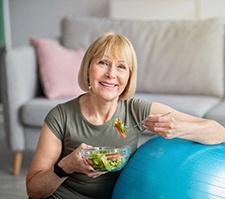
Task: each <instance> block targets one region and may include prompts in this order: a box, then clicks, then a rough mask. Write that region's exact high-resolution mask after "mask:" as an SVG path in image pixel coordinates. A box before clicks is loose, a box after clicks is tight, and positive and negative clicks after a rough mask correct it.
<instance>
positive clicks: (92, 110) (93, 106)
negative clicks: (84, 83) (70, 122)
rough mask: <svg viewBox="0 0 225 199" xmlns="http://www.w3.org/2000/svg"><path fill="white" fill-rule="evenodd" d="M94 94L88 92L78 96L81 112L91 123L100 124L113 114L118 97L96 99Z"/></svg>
mask: <svg viewBox="0 0 225 199" xmlns="http://www.w3.org/2000/svg"><path fill="white" fill-rule="evenodd" d="M96 98H97V97H96V96H93V95H90V94H89V93H87V94H85V95H83V96H81V97H80V101H79V103H80V107H81V112H82V114H83V115H84V117H85V118H86V119H87V120H88V121H89V122H90V123H92V124H95V125H101V124H104V123H105V122H107V121H109V120H110V119H111V118H112V116H113V115H114V113H115V111H116V108H117V104H118V99H115V100H112V101H106V100H100V99H96Z"/></svg>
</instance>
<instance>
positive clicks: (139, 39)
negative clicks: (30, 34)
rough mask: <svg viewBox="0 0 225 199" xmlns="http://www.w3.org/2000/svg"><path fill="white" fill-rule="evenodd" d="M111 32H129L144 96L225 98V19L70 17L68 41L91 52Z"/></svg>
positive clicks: (65, 23) (65, 39)
mask: <svg viewBox="0 0 225 199" xmlns="http://www.w3.org/2000/svg"><path fill="white" fill-rule="evenodd" d="M108 31H115V32H117V33H122V34H124V35H125V36H127V37H128V38H129V39H130V40H131V42H132V43H133V45H134V47H135V49H136V52H137V58H138V64H139V69H138V85H137V91H138V92H152V93H168V94H196V95H207V96H208V95H211V96H217V97H222V96H223V93H224V82H223V76H224V75H223V74H224V71H223V64H224V63H223V53H224V51H223V50H224V23H223V21H220V20H216V19H210V20H203V21H134V20H132V21H131V20H119V19H104V18H93V17H92V18H90V17H66V18H64V20H63V21H62V43H63V45H64V46H66V47H68V48H71V49H79V48H81V47H82V48H87V47H88V46H89V45H90V44H91V43H92V42H93V41H94V40H95V39H96V38H97V37H99V36H100V35H101V34H103V33H104V32H108ZM143 80H144V81H143Z"/></svg>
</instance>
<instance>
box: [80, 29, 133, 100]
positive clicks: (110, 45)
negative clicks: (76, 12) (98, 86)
mask: <svg viewBox="0 0 225 199" xmlns="http://www.w3.org/2000/svg"><path fill="white" fill-rule="evenodd" d="M109 54H111V55H112V56H114V57H116V58H118V57H119V58H123V59H125V60H126V61H127V63H128V65H129V69H130V76H129V80H128V83H127V85H126V87H125V89H124V91H123V92H122V93H121V95H120V96H119V99H121V100H126V99H129V98H130V97H132V96H133V95H134V93H135V90H136V84H137V58H136V53H135V50H134V47H133V45H132V44H131V42H130V41H129V40H128V39H127V38H126V37H125V36H123V35H121V34H116V33H112V32H110V33H106V34H104V35H102V36H101V37H99V38H98V39H97V40H95V41H94V42H93V43H92V44H91V45H90V46H89V48H88V49H87V51H86V53H85V55H84V57H83V60H82V62H81V66H80V70H79V74H78V83H79V86H80V88H81V89H82V90H83V91H85V92H88V91H89V82H88V70H89V66H90V63H91V61H92V60H93V58H94V57H96V56H102V57H103V56H105V55H109Z"/></svg>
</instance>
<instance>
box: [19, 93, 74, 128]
mask: <svg viewBox="0 0 225 199" xmlns="http://www.w3.org/2000/svg"><path fill="white" fill-rule="evenodd" d="M70 99H72V98H60V99H52V100H49V99H47V98H45V97H39V98H38V97H37V98H33V99H31V100H30V101H28V102H26V103H25V104H24V105H23V106H22V107H21V109H20V120H21V121H20V122H21V123H22V124H24V126H27V127H35V128H40V127H41V126H42V125H43V123H44V119H45V117H46V115H47V114H48V112H49V111H50V110H51V109H52V108H53V107H55V106H56V105H57V104H60V103H63V102H66V101H68V100H70Z"/></svg>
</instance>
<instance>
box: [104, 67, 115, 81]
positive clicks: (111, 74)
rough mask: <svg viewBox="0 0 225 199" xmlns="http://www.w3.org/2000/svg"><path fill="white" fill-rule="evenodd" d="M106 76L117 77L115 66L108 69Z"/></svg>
mask: <svg viewBox="0 0 225 199" xmlns="http://www.w3.org/2000/svg"><path fill="white" fill-rule="evenodd" d="M106 76H107V77H109V78H111V79H114V78H115V77H116V70H115V67H109V68H108V71H107V72H106Z"/></svg>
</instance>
